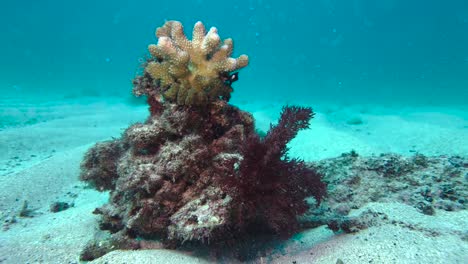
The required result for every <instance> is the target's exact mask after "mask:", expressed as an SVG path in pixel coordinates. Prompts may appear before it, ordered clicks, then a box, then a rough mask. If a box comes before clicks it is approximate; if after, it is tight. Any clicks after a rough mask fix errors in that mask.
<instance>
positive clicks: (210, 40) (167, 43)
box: [140, 21, 249, 105]
mask: <svg viewBox="0 0 468 264" xmlns="http://www.w3.org/2000/svg"><path fill="white" fill-rule="evenodd" d="M156 36H157V37H158V44H157V45H155V44H151V45H149V47H148V50H149V52H150V54H151V56H152V57H153V60H151V61H149V62H148V63H147V65H146V67H145V71H146V72H147V73H148V74H149V75H150V76H151V77H152V78H153V79H154V80H157V81H158V82H159V83H158V85H159V89H160V92H161V93H162V95H163V97H164V99H166V100H168V101H170V102H174V103H177V104H179V105H203V104H207V103H209V102H212V101H215V100H216V99H224V100H226V101H227V100H229V98H230V94H231V92H232V87H231V82H229V76H230V73H231V72H234V71H237V70H239V69H241V68H243V67H245V66H247V64H248V63H249V59H248V57H247V56H246V55H241V56H240V57H238V58H237V59H235V58H231V57H230V56H231V54H232V50H233V42H232V39H226V40H224V41H223V43H221V39H220V37H219V35H218V30H217V29H216V28H215V27H212V28H211V29H210V30H209V31H208V32H206V29H205V26H204V25H203V23H201V22H197V23H196V24H195V26H194V28H193V35H192V40H191V41H190V40H188V39H187V37H186V36H185V34H184V30H183V27H182V24H181V23H180V22H178V21H168V22H166V23H165V24H164V26H162V27H160V28H158V29H157V30H156ZM140 93H141V92H140Z"/></svg>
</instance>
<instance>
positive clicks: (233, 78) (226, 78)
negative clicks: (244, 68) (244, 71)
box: [224, 72, 239, 85]
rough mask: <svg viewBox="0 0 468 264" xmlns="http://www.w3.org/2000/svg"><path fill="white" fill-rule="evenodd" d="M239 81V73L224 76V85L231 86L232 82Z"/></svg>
mask: <svg viewBox="0 0 468 264" xmlns="http://www.w3.org/2000/svg"><path fill="white" fill-rule="evenodd" d="M237 80H239V73H238V72H235V73H233V74H231V75H229V74H226V76H224V83H225V84H226V85H231V84H232V83H233V82H235V81H237Z"/></svg>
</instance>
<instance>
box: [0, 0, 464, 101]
mask: <svg viewBox="0 0 468 264" xmlns="http://www.w3.org/2000/svg"><path fill="white" fill-rule="evenodd" d="M0 5H1V8H0V24H1V26H2V34H1V36H0V39H1V41H0V61H1V63H0V89H1V91H2V92H3V94H8V93H14V94H19V95H21V96H25V97H27V96H38V95H43V96H44V95H51V96H52V95H54V96H56V95H58V96H64V97H74V96H82V95H87V96H89V95H91V96H94V95H98V96H110V95H117V96H128V95H129V93H130V90H131V79H132V78H133V77H134V75H135V73H136V72H138V71H139V70H140V69H139V64H140V60H141V58H142V57H143V56H144V55H146V54H147V50H146V47H147V45H148V44H150V43H156V41H157V40H156V38H155V36H154V31H155V29H156V28H157V27H158V26H161V25H162V24H163V23H164V21H165V20H172V19H174V20H179V21H181V22H182V23H183V24H184V25H185V29H186V31H187V33H189V34H191V33H190V32H191V28H192V26H193V24H194V23H195V22H196V21H198V20H201V21H203V22H204V23H205V25H206V26H207V27H210V26H216V27H217V28H218V30H219V33H220V36H221V38H227V37H232V38H233V39H234V44H235V53H236V55H240V54H244V53H245V54H248V55H249V56H250V61H251V63H250V65H249V67H248V68H246V69H243V70H242V71H241V73H240V81H239V82H237V83H235V85H234V89H235V93H234V94H233V100H234V101H236V100H238V101H241V100H244V101H249V100H263V101H272V100H281V101H288V102H289V101H301V102H302V101H306V102H310V103H314V102H316V101H336V102H347V103H353V102H357V103H366V102H372V103H382V104H385V103H412V104H463V103H465V101H466V99H467V98H468V2H467V1H466V0H449V1H437V0H412V1H405V0H311V1H298V0H288V1H279V0H275V1H266V0H263V1H262V0H242V1H213V0H198V1H129V0H113V1H108V0H106V1H103V0H101V1H99V0H82V1H58V0H57V1H53V0H42V1H32V0H29V1H24V0H17V1H8V2H7V1H3V2H2V3H1V4H0Z"/></svg>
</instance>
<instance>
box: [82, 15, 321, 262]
mask: <svg viewBox="0 0 468 264" xmlns="http://www.w3.org/2000/svg"><path fill="white" fill-rule="evenodd" d="M156 35H157V36H158V38H159V41H158V44H157V45H150V47H149V50H150V53H151V55H152V57H151V58H149V59H148V60H147V61H146V62H145V63H144V65H143V66H144V67H145V71H144V72H143V74H142V75H141V76H137V77H136V78H135V80H134V89H133V91H134V93H135V95H137V96H138V95H146V96H147V98H148V104H149V106H150V116H149V118H148V119H147V120H146V121H145V122H144V123H137V124H134V125H132V126H131V127H129V128H128V129H127V130H126V131H125V132H124V133H123V136H122V138H120V139H115V140H111V141H107V142H102V143H98V144H96V145H95V146H94V147H92V148H91V149H90V150H89V151H88V152H87V153H86V155H85V157H84V160H83V162H82V166H81V167H82V172H81V175H80V177H81V179H82V180H84V181H87V182H89V183H90V184H91V185H93V186H94V187H95V188H97V189H98V190H101V191H110V196H111V198H110V201H109V203H107V204H106V205H104V206H102V207H100V208H97V209H96V210H95V213H97V214H100V215H101V216H102V217H101V222H100V227H101V229H103V230H108V231H110V233H111V234H112V235H110V239H109V240H110V241H113V242H109V243H103V242H99V243H97V242H94V243H90V244H89V245H88V246H87V247H86V249H85V250H84V252H83V255H82V259H84V260H86V259H88V260H89V259H93V258H96V257H99V256H100V255H102V254H105V253H106V252H107V251H110V250H113V249H118V248H132V249H133V248H148V243H153V242H154V243H156V242H155V241H161V243H162V246H164V247H176V246H178V245H180V244H181V243H183V242H191V243H199V244H203V243H204V244H209V243H211V244H213V242H229V243H230V244H233V242H234V243H235V241H238V240H240V239H243V238H245V237H246V236H249V235H252V230H255V232H258V233H261V234H268V235H271V236H274V237H282V238H285V237H289V236H291V235H292V234H293V233H294V232H296V231H297V230H298V228H299V223H298V219H297V216H299V215H302V214H304V213H305V212H306V210H307V209H308V204H307V202H306V198H308V197H315V199H316V201H318V202H319V201H320V199H321V197H322V196H323V195H324V192H325V185H324V184H323V183H322V181H321V177H320V175H319V174H318V173H316V172H315V171H314V170H311V169H310V168H308V167H306V166H305V164H304V162H302V161H301V160H297V159H289V158H288V157H287V155H286V154H287V147H286V144H287V143H288V142H289V141H290V140H291V139H292V138H294V137H295V136H296V134H297V133H298V131H299V130H301V129H305V128H308V126H309V122H310V120H311V118H312V117H313V112H312V109H310V108H304V107H293V106H288V107H284V108H283V111H282V114H281V118H280V120H279V122H278V124H277V125H274V126H273V125H272V126H271V130H270V131H269V132H268V133H267V134H266V135H265V137H262V138H261V137H260V136H259V135H257V134H256V133H255V128H254V120H253V118H252V116H251V115H250V114H249V113H247V112H244V111H242V110H240V109H238V108H236V107H234V106H232V105H229V104H228V102H227V101H228V100H229V95H230V92H231V91H232V88H231V84H232V81H231V80H230V79H229V78H230V74H231V73H232V72H233V71H236V70H238V69H240V68H242V67H244V66H246V65H247V63H248V59H247V56H245V55H242V56H240V57H239V58H238V59H233V58H230V57H229V56H230V55H231V53H232V40H230V39H227V40H225V41H224V43H223V44H220V40H219V36H218V34H217V32H216V29H215V28H212V29H210V31H209V32H208V33H205V29H204V26H203V24H202V23H201V22H198V23H196V24H195V28H194V33H193V39H192V41H189V40H187V38H186V37H185V35H184V34H183V29H182V25H181V24H180V23H179V22H176V21H169V22H167V23H166V24H165V25H164V26H163V27H161V28H159V29H158V30H157V33H156ZM253 235H255V234H253ZM150 241H152V242H150ZM102 245H107V248H103V247H104V246H102Z"/></svg>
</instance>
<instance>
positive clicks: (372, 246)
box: [0, 97, 468, 264]
mask: <svg viewBox="0 0 468 264" xmlns="http://www.w3.org/2000/svg"><path fill="white" fill-rule="evenodd" d="M129 102H130V101H129V100H123V99H121V98H105V100H103V98H68V99H60V100H59V99H57V100H54V99H50V98H49V99H47V100H41V99H37V98H36V99H35V100H29V101H28V100H27V99H25V98H15V97H4V98H2V100H1V101H0V117H1V119H0V217H1V219H2V221H4V222H3V223H2V225H3V228H4V229H3V230H0V263H78V262H79V253H80V251H81V249H82V247H83V246H84V245H85V244H86V242H87V241H88V240H89V239H91V238H92V236H93V233H94V231H95V230H96V229H97V217H96V216H95V215H93V214H92V211H93V209H94V208H96V207H98V206H100V205H102V204H103V203H106V201H107V199H108V195H107V194H106V193H99V192H97V191H95V190H93V189H89V188H85V185H84V184H83V183H81V182H80V181H79V180H78V175H79V164H80V161H81V159H82V157H83V154H84V152H85V151H86V150H87V149H88V148H89V147H90V146H92V145H93V143H95V142H97V141H102V140H106V139H110V138H111V137H119V135H120V134H121V133H122V131H123V130H124V129H125V128H126V127H128V125H129V124H131V123H133V122H137V121H144V119H145V117H146V115H147V107H146V106H145V105H141V104H140V105H138V104H131V103H129ZM234 103H235V102H234ZM237 105H238V106H239V107H241V108H242V109H244V110H247V111H250V112H252V113H253V114H254V117H255V118H256V120H257V127H258V128H259V129H262V130H267V129H268V127H269V124H270V122H274V121H275V120H276V118H277V117H278V116H279V112H280V109H281V106H282V103H281V102H268V103H261V102H241V103H238V104H237ZM313 106H314V109H315V111H316V112H317V114H316V117H315V118H314V120H313V121H312V124H311V128H310V129H309V130H306V131H302V132H301V133H300V134H299V135H298V136H297V138H296V139H294V140H293V141H292V142H291V143H290V147H291V150H290V155H291V156H293V157H302V158H303V159H305V160H306V161H312V160H319V159H323V158H329V157H335V156H338V155H340V154H341V153H343V152H348V151H350V150H352V149H354V150H355V151H357V152H358V153H359V154H360V155H363V156H367V155H372V154H376V155H378V154H380V153H383V152H385V153H386V152H393V153H399V154H402V155H412V154H414V153H422V154H424V155H440V154H447V155H454V154H457V155H468V106H464V107H463V106H453V107H449V106H444V107H442V106H438V107H430V106H413V107H410V106H402V105H397V104H395V105H387V106H382V105H380V106H377V105H370V104H367V105H344V104H333V103H328V104H327V103H321V104H314V105H313ZM24 201H27V202H28V208H29V209H30V210H31V212H32V216H33V217H19V216H16V217H15V218H16V221H17V222H16V223H13V224H6V223H5V221H11V216H13V215H17V214H18V213H19V211H20V210H21V208H22V206H23V204H24ZM57 201H63V202H68V203H73V207H71V208H70V209H68V210H65V211H62V212H58V213H52V212H50V211H49V207H50V204H51V203H53V202H57ZM367 207H371V208H373V209H374V210H376V211H382V212H385V213H386V214H387V215H389V216H391V217H392V218H394V219H395V220H397V221H400V222H401V223H406V222H411V223H412V224H415V225H417V226H420V227H422V228H421V229H423V230H426V231H427V230H432V229H434V230H437V231H438V232H440V233H441V235H439V236H436V237H435V236H430V235H427V234H426V233H424V232H420V231H417V230H408V229H405V228H403V227H401V226H398V225H382V226H378V227H371V228H369V229H366V230H362V231H360V232H358V233H355V234H333V233H332V232H331V231H330V230H329V229H327V228H326V227H325V226H322V227H319V228H316V229H311V230H306V231H304V232H302V233H300V234H298V235H296V236H295V237H293V238H292V239H290V240H288V241H285V242H284V245H283V247H282V250H281V252H280V253H278V252H277V253H275V254H276V255H275V257H274V258H273V259H274V261H273V262H274V263H298V264H299V263H333V264H334V263H339V262H337V261H338V260H342V261H343V263H345V264H349V263H468V242H467V241H466V240H465V241H464V240H462V239H460V236H455V235H453V233H454V232H464V233H465V234H467V233H468V212H466V211H458V212H446V211H437V214H436V215H435V216H427V215H423V214H421V213H419V212H418V211H416V210H415V209H414V208H413V207H410V206H407V205H404V204H399V203H373V204H368V205H367ZM233 262H234V260H233ZM254 262H256V263H267V260H266V259H264V258H259V259H257V260H256V261H254ZM93 263H186V264H188V263H216V260H215V259H210V258H204V259H202V258H197V257H195V256H193V254H190V253H187V252H178V251H173V250H146V251H143V250H141V251H114V252H111V253H109V254H107V255H106V256H104V257H102V258H100V259H98V260H95V261H94V262H93Z"/></svg>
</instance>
